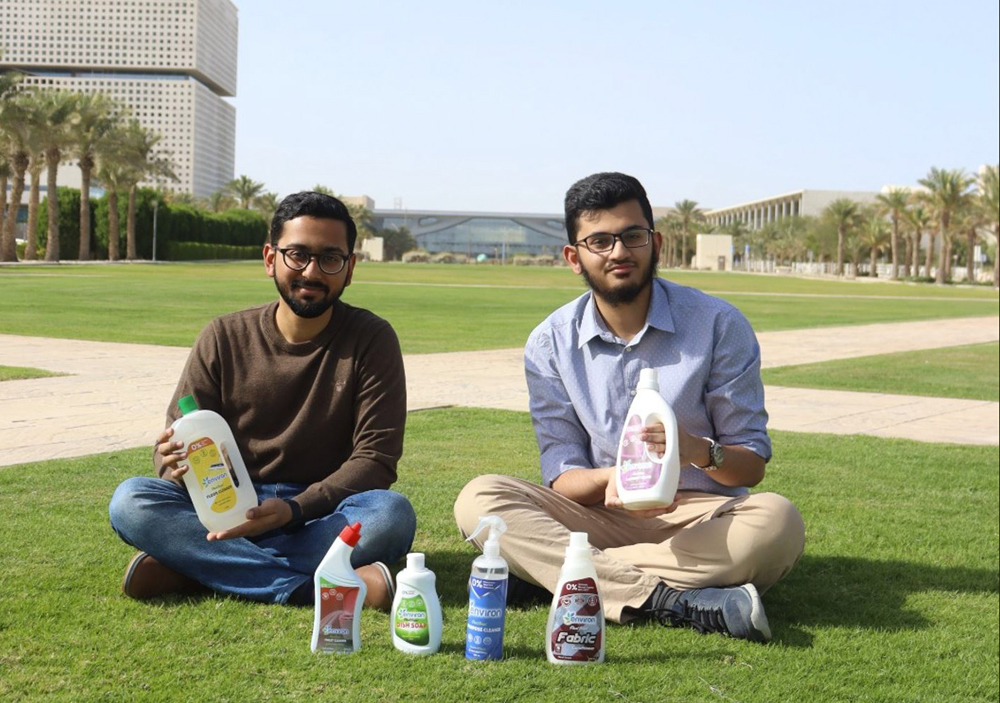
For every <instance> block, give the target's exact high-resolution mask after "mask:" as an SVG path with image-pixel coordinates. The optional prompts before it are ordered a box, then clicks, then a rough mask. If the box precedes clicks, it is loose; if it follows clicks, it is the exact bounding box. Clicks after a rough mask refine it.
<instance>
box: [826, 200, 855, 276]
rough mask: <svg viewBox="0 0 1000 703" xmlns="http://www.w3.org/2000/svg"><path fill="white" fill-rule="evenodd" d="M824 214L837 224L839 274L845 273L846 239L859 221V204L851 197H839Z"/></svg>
mask: <svg viewBox="0 0 1000 703" xmlns="http://www.w3.org/2000/svg"><path fill="white" fill-rule="evenodd" d="M823 215H824V216H825V217H827V218H828V219H830V220H831V221H832V222H833V223H834V224H835V225H836V226H837V269H836V274H837V275H838V276H843V275H844V239H845V238H846V237H847V236H848V235H849V234H850V232H851V230H853V229H854V227H855V225H856V224H857V221H858V216H859V210H858V204H857V203H856V202H854V201H853V200H851V199H850V198H837V199H836V200H834V201H833V202H832V203H830V204H829V205H827V206H826V209H824V210H823Z"/></svg>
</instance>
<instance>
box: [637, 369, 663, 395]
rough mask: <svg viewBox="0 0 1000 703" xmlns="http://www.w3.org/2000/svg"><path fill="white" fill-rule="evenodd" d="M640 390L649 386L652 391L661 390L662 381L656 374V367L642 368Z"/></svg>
mask: <svg viewBox="0 0 1000 703" xmlns="http://www.w3.org/2000/svg"><path fill="white" fill-rule="evenodd" d="M637 388H638V390H643V389H646V388H648V389H649V390H651V391H656V392H657V393H659V392H660V381H659V379H658V378H657V376H656V369H642V370H641V371H640V372H639V385H638V386H637Z"/></svg>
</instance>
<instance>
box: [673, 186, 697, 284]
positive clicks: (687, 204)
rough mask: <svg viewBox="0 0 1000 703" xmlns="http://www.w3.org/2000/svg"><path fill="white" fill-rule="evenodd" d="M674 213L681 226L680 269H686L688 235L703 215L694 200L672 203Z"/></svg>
mask: <svg viewBox="0 0 1000 703" xmlns="http://www.w3.org/2000/svg"><path fill="white" fill-rule="evenodd" d="M674 212H675V213H677V219H678V221H679V222H680V225H681V268H688V266H689V264H688V255H687V252H688V233H689V232H690V231H691V226H692V225H693V224H695V223H697V222H699V221H700V220H701V219H702V218H703V217H704V213H703V212H702V211H701V210H700V209H699V208H698V203H697V202H696V201H694V200H682V201H680V202H679V203H674Z"/></svg>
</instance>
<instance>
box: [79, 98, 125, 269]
mask: <svg viewBox="0 0 1000 703" xmlns="http://www.w3.org/2000/svg"><path fill="white" fill-rule="evenodd" d="M120 115H121V107H120V106H119V105H118V104H117V103H115V102H114V101H113V100H112V99H111V98H109V97H108V96H107V95H105V94H104V93H85V94H83V95H81V96H80V97H79V99H78V100H77V103H76V122H75V123H74V124H73V126H72V153H73V157H74V158H76V159H77V161H78V162H79V165H80V249H79V254H78V258H79V259H80V260H81V261H86V260H87V259H89V258H90V181H91V178H92V177H93V175H94V166H95V165H96V158H97V150H98V148H99V144H100V143H101V140H103V139H104V138H105V137H106V136H107V135H108V133H109V132H110V131H111V130H112V129H113V128H114V127H115V125H116V124H118V120H119V119H120Z"/></svg>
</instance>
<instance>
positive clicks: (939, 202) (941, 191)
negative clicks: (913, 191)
mask: <svg viewBox="0 0 1000 703" xmlns="http://www.w3.org/2000/svg"><path fill="white" fill-rule="evenodd" d="M974 182H975V179H973V178H972V177H971V176H969V175H968V174H966V172H965V169H961V168H959V169H952V170H948V169H939V168H937V167H931V170H930V172H929V173H928V174H927V176H926V177H925V178H921V179H920V180H919V181H918V183H920V185H922V186H924V187H925V188H927V190H928V198H929V200H930V202H931V204H932V205H933V207H934V210H935V212H936V213H937V216H938V222H939V228H938V233H939V234H940V235H941V258H940V265H939V266H938V270H937V276H936V277H935V278H936V280H935V282H936V283H938V284H942V283H944V282H945V280H947V279H948V278H950V275H949V272H948V271H947V269H948V265H949V260H950V258H951V229H950V226H951V216H952V214H953V213H954V212H955V211H956V210H958V209H959V208H960V207H962V205H964V204H965V203H966V202H967V201H968V200H969V198H970V194H969V187H970V186H971V185H972V184H973V183H974Z"/></svg>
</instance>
